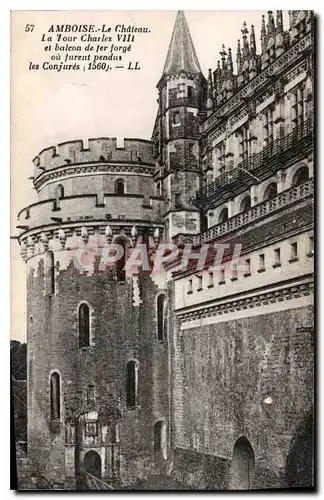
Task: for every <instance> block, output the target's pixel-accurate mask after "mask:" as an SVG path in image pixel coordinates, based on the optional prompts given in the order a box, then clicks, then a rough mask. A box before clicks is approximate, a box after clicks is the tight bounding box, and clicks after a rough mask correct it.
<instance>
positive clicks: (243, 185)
mask: <svg viewBox="0 0 324 500" xmlns="http://www.w3.org/2000/svg"><path fill="white" fill-rule="evenodd" d="M312 132H313V123H312V120H311V119H309V120H307V121H305V122H304V123H303V124H302V125H301V126H300V127H298V128H296V129H295V130H294V131H293V132H291V133H290V134H287V135H285V136H284V137H281V138H280V139H276V140H275V141H273V143H271V144H269V145H268V146H266V147H265V148H264V149H263V150H262V151H260V152H259V153H256V154H254V155H252V156H250V157H248V158H247V159H246V160H243V161H242V162H240V163H239V164H238V165H237V168H234V169H233V170H232V171H230V172H224V173H223V174H221V175H220V176H219V177H217V178H216V179H215V181H214V182H212V183H210V184H207V185H206V186H203V187H202V188H201V189H199V190H198V191H197V193H196V200H195V205H196V206H197V207H199V208H203V209H204V210H206V209H208V208H209V207H210V208H214V207H215V206H218V205H220V204H221V203H224V201H226V200H228V199H229V198H231V197H233V196H236V195H238V194H240V193H242V192H243V191H245V190H246V189H247V188H248V187H249V186H251V185H252V184H255V183H256V180H255V178H256V177H257V178H258V179H259V180H260V182H262V181H263V180H265V179H267V178H269V177H271V176H272V175H274V174H275V173H276V172H277V171H278V170H280V169H281V168H283V167H284V166H285V165H286V164H287V163H288V162H290V161H295V160H296V157H298V156H300V155H301V154H303V153H305V151H306V148H307V147H308V146H312V141H313V134H312Z"/></svg>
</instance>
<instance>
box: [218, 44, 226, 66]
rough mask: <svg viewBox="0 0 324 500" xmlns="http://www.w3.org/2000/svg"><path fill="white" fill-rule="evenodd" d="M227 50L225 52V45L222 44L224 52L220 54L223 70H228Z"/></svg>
mask: <svg viewBox="0 0 324 500" xmlns="http://www.w3.org/2000/svg"><path fill="white" fill-rule="evenodd" d="M226 55H227V54H226V50H225V45H224V44H222V50H221V52H220V56H221V58H222V69H226V64H225V59H226Z"/></svg>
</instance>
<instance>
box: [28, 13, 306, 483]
mask: <svg viewBox="0 0 324 500" xmlns="http://www.w3.org/2000/svg"><path fill="white" fill-rule="evenodd" d="M261 23H262V24H261V52H260V53H258V51H257V49H256V41H255V33H254V27H253V26H251V27H247V26H246V24H245V23H244V24H243V29H242V30H241V31H242V37H241V38H240V40H239V41H238V45H237V50H236V72H234V63H233V57H234V56H233V55H232V51H231V49H225V47H224V46H223V47H222V49H221V53H220V55H221V60H220V62H219V63H218V66H217V68H216V69H214V70H209V73H208V75H207V78H205V76H204V75H203V74H202V71H201V68H200V64H199V61H198V58H197V55H196V52H195V48H194V45H193V42H192V39H191V35H190V32H189V28H188V25H187V22H186V19H185V16H184V14H183V13H182V12H178V14H177V17H176V21H175V26H174V30H173V34H172V38H171V42H170V46H169V50H168V53H167V57H166V61H165V65H164V69H163V73H162V76H161V79H160V81H159V82H158V84H157V89H158V111H157V115H156V121H155V124H154V128H153V134H152V140H151V141H147V140H141V139H131V138H130V139H125V140H124V141H123V143H117V141H116V139H113V138H96V139H89V140H88V143H87V144H84V143H83V142H82V141H79V140H77V141H71V142H65V143H63V144H59V145H58V146H52V147H49V148H47V149H45V150H43V151H41V152H40V153H39V154H38V155H37V156H36V158H35V159H34V160H33V163H34V177H33V184H34V187H35V189H36V190H37V193H38V197H39V199H38V202H37V203H34V204H32V205H30V206H28V207H26V208H24V209H23V210H21V212H20V213H19V226H18V227H19V228H20V229H21V233H20V235H19V244H20V246H21V255H22V258H23V259H24V261H25V262H26V265H27V276H28V277H27V321H28V325H27V345H28V370H27V371H28V373H27V377H28V455H29V457H30V459H31V460H33V461H34V463H37V465H38V467H39V470H40V471H41V473H42V475H43V476H44V477H45V478H46V480H47V481H48V484H51V485H52V487H59V488H63V489H76V488H77V489H79V488H80V489H82V488H83V487H84V484H85V482H86V481H87V479H88V480H89V478H90V479H91V478H92V479H93V478H97V479H98V481H99V480H100V481H102V484H110V485H112V487H114V488H119V487H121V486H122V485H132V484H136V482H137V481H138V480H139V479H143V480H144V479H145V478H148V477H153V476H155V475H156V476H157V477H158V475H160V474H165V475H166V476H169V477H172V478H174V479H175V480H177V481H179V482H181V483H182V484H184V485H186V486H187V487H188V486H189V487H191V488H193V489H257V488H282V487H288V486H311V485H313V482H314V479H313V464H312V462H313V410H312V408H313V396H314V393H313V375H314V368H313V355H314V319H313V281H314V280H313V278H314V276H313V117H314V104H313V92H314V17H313V13H312V12H311V11H289V26H288V27H285V26H284V25H283V16H282V11H280V10H278V11H277V12H276V19H275V18H274V15H273V13H272V12H268V14H267V19H266V18H265V16H263V17H262V21H261ZM138 242H140V243H141V244H143V245H145V246H146V247H147V248H149V249H153V250H154V249H155V251H156V249H157V248H159V245H160V244H161V242H172V244H174V245H176V246H177V247H178V248H179V249H183V248H184V247H185V245H188V244H190V245H193V249H194V250H195V252H196V253H197V255H198V253H199V249H201V248H202V246H203V245H205V244H206V245H208V247H209V248H212V249H214V248H215V244H222V245H224V246H225V247H226V249H227V250H226V251H225V253H224V257H223V260H222V263H221V266H220V267H219V269H218V270H214V268H212V267H211V266H210V264H211V261H212V260H213V258H212V257H213V255H212V254H210V255H209V256H208V258H207V259H206V261H205V265H204V266H203V269H198V268H197V265H196V264H197V258H195V256H194V251H192V252H193V253H192V254H191V256H190V265H188V266H185V267H183V266H182V265H181V262H180V258H179V257H175V258H174V259H172V260H170V261H169V262H168V263H166V265H165V266H164V269H163V272H160V273H155V274H153V273H150V272H140V273H138V274H137V275H129V274H127V273H126V272H125V257H122V258H121V259H120V261H118V262H117V264H116V265H112V266H109V269H108V268H107V269H108V270H107V269H106V268H105V266H103V267H102V266H101V265H100V252H101V253H102V252H104V251H105V248H106V246H107V245H110V244H114V243H116V244H119V245H121V246H122V247H123V248H124V249H125V251H126V250H127V251H129V252H131V250H132V248H134V246H135V245H136V244H137V243H138ZM235 244H240V245H242V246H241V259H243V260H244V272H241V271H240V270H239V269H238V268H236V267H235V266H230V265H229V264H228V263H229V262H230V261H231V256H232V254H231V252H232V250H231V249H232V247H233V245H235ZM94 248H96V251H94ZM98 249H99V254H98ZM76 257H77V258H76ZM98 484H99V483H98Z"/></svg>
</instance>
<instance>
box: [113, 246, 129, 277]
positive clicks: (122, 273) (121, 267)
mask: <svg viewBox="0 0 324 500" xmlns="http://www.w3.org/2000/svg"><path fill="white" fill-rule="evenodd" d="M115 243H116V245H121V246H122V247H123V255H122V256H121V258H120V259H119V260H118V261H117V262H116V275H117V281H121V282H124V281H126V270H125V264H126V251H127V242H126V241H125V239H123V238H121V239H118V240H116V241H115Z"/></svg>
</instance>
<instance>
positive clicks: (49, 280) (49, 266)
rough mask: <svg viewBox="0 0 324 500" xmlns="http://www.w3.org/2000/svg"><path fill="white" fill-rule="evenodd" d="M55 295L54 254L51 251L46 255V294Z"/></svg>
mask: <svg viewBox="0 0 324 500" xmlns="http://www.w3.org/2000/svg"><path fill="white" fill-rule="evenodd" d="M54 293H55V273H54V253H53V252H52V250H49V251H48V252H46V254H45V294H46V295H54Z"/></svg>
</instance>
